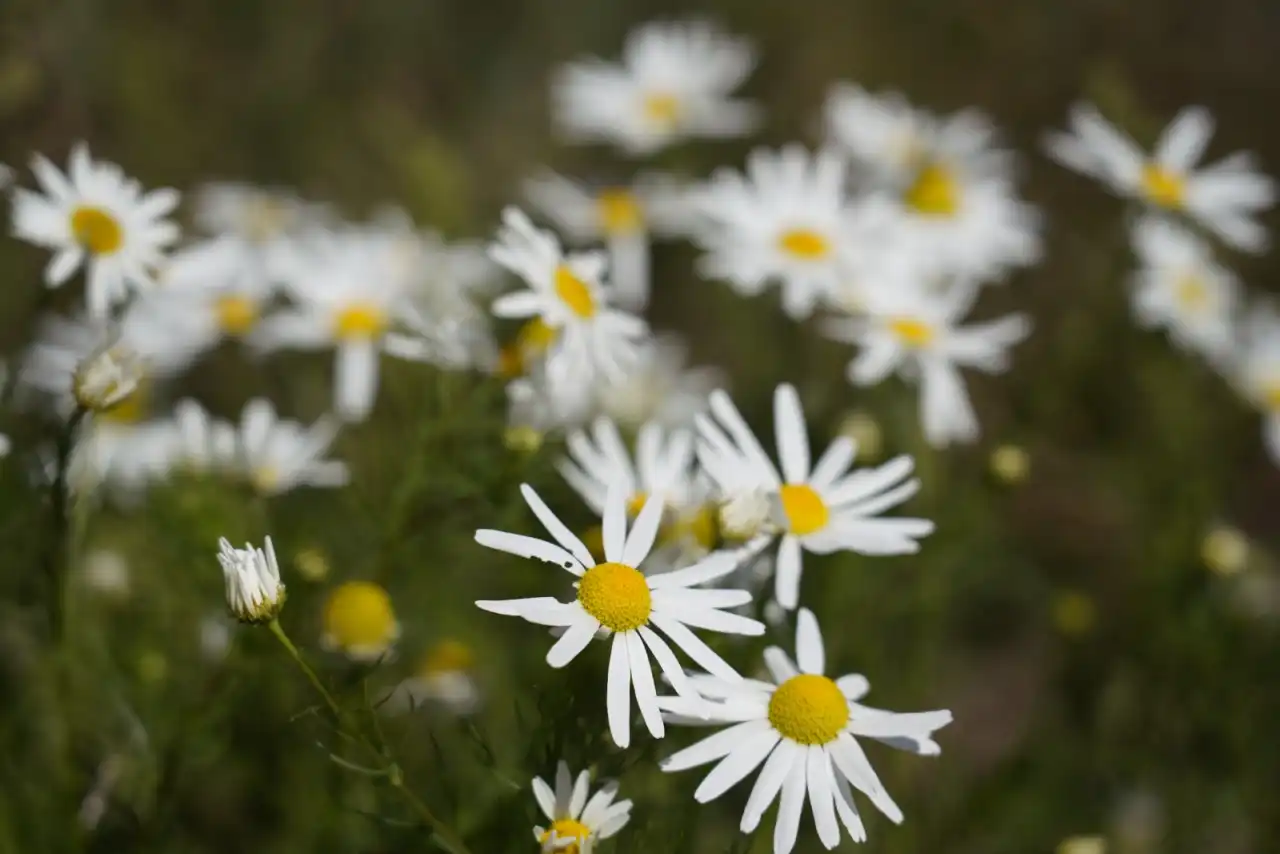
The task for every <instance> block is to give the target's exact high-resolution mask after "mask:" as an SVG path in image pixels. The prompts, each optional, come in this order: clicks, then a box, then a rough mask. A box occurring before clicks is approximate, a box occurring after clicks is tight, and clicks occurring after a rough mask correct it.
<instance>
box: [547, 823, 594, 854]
mask: <svg viewBox="0 0 1280 854" xmlns="http://www.w3.org/2000/svg"><path fill="white" fill-rule="evenodd" d="M553 834H554V835H555V838H556V840H557V841H560V842H563V841H564V840H566V839H576V840H578V841H577V842H575V843H573V844H572V845H567V846H565V847H564V848H559V847H557V848H555V849H554V850H555V851H557V852H560V854H578V850H579V846H581V845H582V844H583V843H585V842H586V841H587V837H588V836H590V835H591V830H590V829H589V828H588V827H587V826H586V825H585V824H583V823H582V822H579V821H574V820H573V819H571V818H558V819H556V820H555V821H554V822H552V823H551V827H549V828H547V830H546V832H545V833H543V834H542V839H541V840H540V841H541V842H542V844H543V846H546V845H547V844H548V843H550V842H551V837H552V835H553Z"/></svg>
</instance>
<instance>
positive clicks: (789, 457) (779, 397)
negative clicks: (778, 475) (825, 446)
mask: <svg viewBox="0 0 1280 854" xmlns="http://www.w3.org/2000/svg"><path fill="white" fill-rule="evenodd" d="M773 423H774V429H775V430H776V431H777V433H778V457H779V459H780V460H781V461H782V476H783V477H784V478H785V479H786V481H787V483H804V482H805V481H806V480H807V479H808V477H809V436H808V433H807V432H806V428H805V423H804V411H803V410H802V409H801V408H800V396H799V395H798V394H797V393H796V389H795V386H791V385H787V384H786V383H784V384H782V385H780V386H778V388H777V390H776V391H775V392H774V395H773Z"/></svg>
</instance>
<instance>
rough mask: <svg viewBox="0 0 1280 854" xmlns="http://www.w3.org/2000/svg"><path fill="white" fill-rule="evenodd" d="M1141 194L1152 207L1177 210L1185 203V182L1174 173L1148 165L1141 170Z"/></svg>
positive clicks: (1160, 167)
mask: <svg viewBox="0 0 1280 854" xmlns="http://www.w3.org/2000/svg"><path fill="white" fill-rule="evenodd" d="M1142 194H1143V195H1144V196H1146V198H1147V201H1149V202H1151V204H1153V205H1159V206H1160V207H1162V208H1170V209H1172V210H1178V209H1179V208H1181V207H1182V205H1183V203H1184V202H1185V201H1186V195H1187V182H1186V179H1185V178H1183V177H1182V176H1181V175H1179V174H1178V173H1176V172H1170V171H1169V170H1168V169H1165V168H1164V167H1162V166H1156V165H1155V164H1148V165H1147V166H1145V167H1143V169H1142Z"/></svg>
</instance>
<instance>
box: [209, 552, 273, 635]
mask: <svg viewBox="0 0 1280 854" xmlns="http://www.w3.org/2000/svg"><path fill="white" fill-rule="evenodd" d="M263 546H264V548H262V549H255V548H254V547H253V546H252V545H249V544H246V545H245V547H244V548H243V549H237V548H233V547H232V545H231V543H229V542H227V539H226V538H225V537H223V538H222V539H220V540H218V563H220V564H222V575H223V578H224V580H225V581H226V587H227V608H228V610H230V611H231V616H233V617H235V618H236V619H237V620H239V621H240V622H242V623H269V622H271V621H272V620H274V619H275V618H276V616H277V615H279V613H280V610H281V609H282V608H283V607H284V598H285V596H284V585H283V584H281V583H280V566H279V564H277V563H276V552H275V549H274V548H273V547H272V545H271V538H270V537H267V538H266V540H264V541H263Z"/></svg>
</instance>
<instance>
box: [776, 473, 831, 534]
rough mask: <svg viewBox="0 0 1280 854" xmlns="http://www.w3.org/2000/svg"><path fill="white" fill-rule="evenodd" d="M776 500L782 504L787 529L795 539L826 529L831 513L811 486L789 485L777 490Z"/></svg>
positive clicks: (801, 484) (802, 484)
mask: <svg viewBox="0 0 1280 854" xmlns="http://www.w3.org/2000/svg"><path fill="white" fill-rule="evenodd" d="M778 499H779V501H781V502H782V512H783V513H784V514H786V517H787V527H788V529H789V530H790V531H791V533H793V534H795V535H796V536H797V537H803V536H805V535H806V534H812V533H815V532H817V531H821V530H822V529H823V528H825V527H827V521H828V520H829V519H830V518H831V511H830V510H829V509H827V504H826V502H825V501H823V500H822V496H821V495H819V494H818V493H817V491H816V490H815V489H814V488H813V487H812V486H809V485H808V484H804V483H789V484H787V485H786V486H783V487H782V488H781V489H779V490H778Z"/></svg>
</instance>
